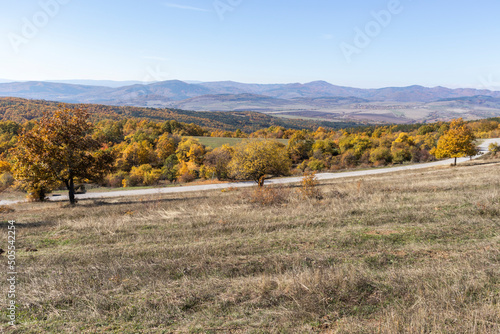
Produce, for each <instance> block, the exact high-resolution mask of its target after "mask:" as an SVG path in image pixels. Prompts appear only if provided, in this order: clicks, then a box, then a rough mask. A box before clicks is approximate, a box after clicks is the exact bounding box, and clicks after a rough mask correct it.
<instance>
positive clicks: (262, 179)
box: [257, 175, 266, 187]
mask: <svg viewBox="0 0 500 334" xmlns="http://www.w3.org/2000/svg"><path fill="white" fill-rule="evenodd" d="M265 180H266V176H265V175H264V176H261V177H260V178H259V182H257V183H258V185H259V187H263V186H264V181H265Z"/></svg>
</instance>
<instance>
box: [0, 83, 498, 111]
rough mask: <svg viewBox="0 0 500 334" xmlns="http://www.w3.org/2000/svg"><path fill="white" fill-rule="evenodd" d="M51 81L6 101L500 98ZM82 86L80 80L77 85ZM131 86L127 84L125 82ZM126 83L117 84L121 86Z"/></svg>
mask: <svg viewBox="0 0 500 334" xmlns="http://www.w3.org/2000/svg"><path fill="white" fill-rule="evenodd" d="M71 81H72V80H67V81H66V82H68V83H62V82H51V81H50V82H49V81H28V82H9V83H0V96H12V97H21V98H29V99H40V98H42V99H47V100H53V99H60V100H61V102H82V103H83V102H99V103H103V102H108V103H113V104H117V105H129V104H134V103H135V102H137V103H138V104H141V105H140V106H144V105H143V103H144V97H148V98H150V99H157V100H161V101H163V102H165V103H167V102H170V104H175V103H172V102H175V101H182V100H186V99H190V98H194V97H200V96H203V95H227V94H230V95H239V94H252V95H262V96H266V97H274V98H278V99H287V100H289V99H295V98H309V99H312V98H325V97H354V98H361V99H365V100H368V101H371V102H434V101H439V100H443V99H451V98H462V97H473V96H478V95H480V96H491V97H495V98H500V92H498V91H490V90H486V89H483V90H478V89H472V88H458V89H451V88H445V87H434V88H428V87H423V86H418V85H415V86H408V87H386V88H378V89H362V88H352V87H343V86H336V85H332V84H330V83H328V82H326V81H313V82H309V83H305V84H300V83H291V84H245V83H239V82H234V81H219V82H204V83H187V82H184V81H180V80H170V81H162V82H155V83H148V84H139V83H133V82H130V83H133V84H131V85H125V86H119V87H110V86H109V85H110V84H111V83H112V81H89V82H96V83H101V84H102V85H83V84H75V83H70V82H71ZM74 81H77V80H74ZM121 83H126V82H121ZM119 84H120V82H115V85H119Z"/></svg>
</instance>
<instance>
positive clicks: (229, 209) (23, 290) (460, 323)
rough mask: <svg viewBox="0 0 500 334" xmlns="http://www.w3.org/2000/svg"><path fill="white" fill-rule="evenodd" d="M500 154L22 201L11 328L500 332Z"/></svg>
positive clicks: (28, 330) (32, 330) (18, 209)
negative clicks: (319, 195) (391, 170)
mask: <svg viewBox="0 0 500 334" xmlns="http://www.w3.org/2000/svg"><path fill="white" fill-rule="evenodd" d="M499 168H500V165H499V164H498V163H497V164H485V165H478V166H466V167H459V168H442V169H435V170H426V171H409V172H404V173H396V174H388V175H381V176H371V177H365V178H355V179H350V180H337V181H329V182H327V183H324V184H322V186H321V187H320V189H321V190H322V192H323V194H324V199H323V200H320V201H318V200H303V199H301V198H299V197H298V195H296V194H295V192H296V189H293V188H291V189H288V190H287V189H285V190H283V191H284V192H290V197H289V200H288V201H287V202H286V203H285V204H282V205H277V206H271V207H261V206H258V205H254V204H248V201H247V196H248V194H247V193H246V192H248V191H250V190H235V191H228V192H207V193H193V194H184V195H162V196H153V197H148V198H142V199H140V198H135V199H127V200H124V199H121V200H107V201H104V202H92V201H87V202H85V201H82V202H81V203H80V204H79V205H78V207H76V208H73V209H70V208H65V207H64V206H63V205H62V204H56V203H48V204H22V205H18V206H16V207H15V208H16V212H15V213H13V214H9V217H5V216H4V217H3V218H4V219H7V218H15V219H17V220H18V245H17V246H18V248H20V249H22V250H20V251H19V253H18V261H19V263H20V266H19V268H18V271H19V272H20V276H19V285H18V294H19V296H18V303H19V304H20V306H21V311H20V321H21V325H20V326H18V329H17V330H15V331H14V332H17V333H46V332H61V333H76V332H82V333H85V332H87V333H108V332H115V333H138V332H144V333H161V332H165V333H170V332H182V333H184V332H190V333H218V332H227V333H228V332H231V333H263V332H272V333H278V332H280V333H308V332H311V333H317V332H329V331H331V332H332V333H396V332H410V333H421V332H433V333H452V332H453V333H465V332H470V333H498V332H499V331H500V321H499V319H500V300H499V299H500V297H499V295H500V279H499V277H500V236H499V231H500V229H499V225H500V218H499V215H500V173H498V171H499ZM0 240H2V241H1V244H0V245H1V246H2V248H4V249H5V248H6V247H5V246H6V240H7V233H6V224H2V235H1V238H0ZM26 247H36V248H37V249H38V252H35V253H32V252H30V253H27V252H25V251H24V249H25V248H26ZM4 261H6V259H5V257H4ZM0 289H1V290H2V291H6V289H7V287H6V282H5V280H1V281H0ZM2 312H3V313H2V317H1V319H0V322H1V323H2V324H5V323H6V320H5V311H4V310H3V309H2Z"/></svg>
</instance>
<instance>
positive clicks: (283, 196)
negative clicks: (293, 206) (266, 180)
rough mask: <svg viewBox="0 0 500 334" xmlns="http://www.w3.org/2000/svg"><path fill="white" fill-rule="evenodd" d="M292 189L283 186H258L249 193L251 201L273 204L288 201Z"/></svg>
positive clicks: (259, 203)
mask: <svg viewBox="0 0 500 334" xmlns="http://www.w3.org/2000/svg"><path fill="white" fill-rule="evenodd" d="M289 198H290V191H289V189H288V188H285V187H283V186H276V187H269V186H268V187H257V188H255V189H253V190H252V191H251V192H250V194H249V202H250V203H253V204H258V205H263V206H272V205H280V204H283V203H286V202H288V200H289Z"/></svg>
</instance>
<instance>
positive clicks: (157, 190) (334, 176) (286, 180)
mask: <svg viewBox="0 0 500 334" xmlns="http://www.w3.org/2000/svg"><path fill="white" fill-rule="evenodd" d="M491 143H498V144H500V138H495V139H486V140H485V141H484V142H483V143H482V144H481V145H480V146H479V149H480V151H481V152H482V153H484V152H487V151H488V146H489V145H490V144H491ZM477 157H479V156H477ZM475 158H476V157H475ZM453 160H454V159H448V160H441V161H435V162H429V163H421V164H415V165H408V166H397V167H390V168H372V169H368V170H359V171H354V172H338V173H318V174H317V178H318V180H331V179H338V178H345V177H353V176H367V175H377V174H385V173H393V172H398V171H405V170H416V169H423V168H429V167H435V166H447V165H450V164H451V163H453ZM468 160H469V158H459V159H458V160H457V162H464V161H468ZM301 180H302V177H287V178H280V179H274V180H268V181H266V184H287V183H296V182H300V181H301ZM255 185H256V184H255V182H233V183H220V184H208V185H199V186H178V187H165V188H154V189H142V190H120V191H110V192H101V193H86V194H81V195H76V198H77V199H97V198H112V197H125V196H144V195H155V194H172V193H184V192H191V191H206V190H217V189H227V188H231V187H232V188H244V187H252V186H255ZM49 200H50V201H63V200H68V196H67V195H63V196H54V195H52V196H50V197H49ZM19 202H21V201H0V205H8V204H15V203H19Z"/></svg>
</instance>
